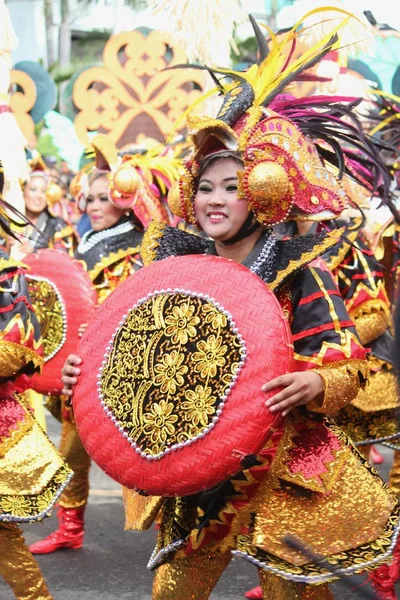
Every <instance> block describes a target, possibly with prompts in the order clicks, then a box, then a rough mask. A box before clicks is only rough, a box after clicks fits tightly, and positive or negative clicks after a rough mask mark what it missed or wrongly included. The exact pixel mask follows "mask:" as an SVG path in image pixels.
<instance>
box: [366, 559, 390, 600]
mask: <svg viewBox="0 0 400 600" xmlns="http://www.w3.org/2000/svg"><path fill="white" fill-rule="evenodd" d="M368 581H370V582H371V584H372V587H373V588H374V591H375V592H376V594H377V596H378V598H379V600H397V596H396V590H395V589H394V581H393V579H392V577H391V574H390V567H389V565H381V566H380V567H378V568H377V569H375V571H372V573H370V574H369V577H368Z"/></svg>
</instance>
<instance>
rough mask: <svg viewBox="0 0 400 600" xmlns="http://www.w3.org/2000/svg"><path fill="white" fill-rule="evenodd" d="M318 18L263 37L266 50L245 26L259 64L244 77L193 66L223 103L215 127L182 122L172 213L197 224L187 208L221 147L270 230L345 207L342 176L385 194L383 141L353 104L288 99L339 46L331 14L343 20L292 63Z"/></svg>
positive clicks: (201, 120)
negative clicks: (185, 143)
mask: <svg viewBox="0 0 400 600" xmlns="http://www.w3.org/2000/svg"><path fill="white" fill-rule="evenodd" d="M323 10H325V8H321V9H316V10H314V11H311V12H310V13H308V15H305V17H303V18H302V19H301V20H300V21H299V23H297V24H296V25H295V26H294V27H293V28H292V29H291V30H290V31H288V32H286V33H284V34H282V35H280V36H279V37H278V36H277V35H275V34H274V33H273V32H272V31H270V30H269V29H268V32H269V35H270V40H269V43H268V42H267V40H266V39H265V38H264V35H263V33H262V32H261V30H260V29H259V27H258V25H257V24H256V22H255V21H254V19H251V21H252V25H253V28H254V31H255V35H256V38H257V42H258V47H259V57H260V60H259V63H258V64H255V65H253V66H252V67H251V68H250V69H249V70H248V71H246V72H244V73H242V72H237V71H234V70H232V69H223V68H221V69H211V68H208V67H197V68H204V69H207V70H208V71H209V73H210V75H211V76H212V78H213V79H214V81H215V83H216V88H215V89H214V91H217V92H219V93H220V94H222V95H223V98H224V99H223V103H222V106H221V108H220V111H219V113H218V115H217V117H216V118H215V119H211V118H208V117H189V118H188V124H189V132H190V134H191V138H192V141H193V146H194V150H193V154H192V157H191V158H190V160H188V161H187V162H186V164H185V167H186V168H185V173H184V175H183V176H182V177H181V178H180V180H179V182H178V183H177V184H175V186H174V187H173V188H172V190H171V192H170V194H169V204H170V206H171V209H172V210H173V212H174V213H175V214H177V215H178V216H180V217H182V218H184V219H185V220H188V221H189V222H192V223H194V222H195V215H194V212H193V206H192V203H193V196H194V189H195V182H196V177H197V174H198V170H199V165H200V161H201V160H202V158H204V157H205V156H207V155H208V154H210V153H213V152H215V151H216V150H218V149H221V147H223V148H225V149H226V148H228V149H230V150H235V151H237V152H239V153H240V154H241V156H242V159H243V163H244V171H243V172H241V173H240V180H239V194H240V195H241V197H243V198H245V199H246V200H247V202H248V204H249V208H250V209H251V210H252V211H253V212H254V214H255V216H256V218H257V219H258V220H259V221H260V222H261V223H263V224H265V225H268V226H272V225H275V224H277V223H279V222H281V221H283V220H286V219H289V218H290V219H292V218H313V219H330V218H333V217H336V216H338V215H339V214H340V213H341V212H342V211H343V210H344V208H346V206H347V205H348V204H349V202H351V198H349V195H348V191H347V190H348V188H347V187H346V186H344V185H343V179H344V178H345V177H352V178H353V179H355V181H356V182H357V183H358V184H360V185H362V186H364V187H367V188H368V189H369V191H370V193H371V194H376V193H377V190H378V189H379V192H380V193H381V194H382V195H383V196H388V195H389V188H390V175H389V173H388V172H387V169H386V167H385V165H384V164H383V162H382V160H381V159H380V156H379V149H380V148H381V147H382V145H383V143H382V142H379V141H377V140H374V139H372V138H370V137H368V136H367V135H365V134H364V132H363V129H362V126H361V123H360V122H359V120H358V118H357V117H356V116H355V115H354V113H353V109H354V107H355V105H356V103H357V102H358V101H359V100H358V99H354V98H338V97H331V96H329V97H324V96H317V97H311V98H300V99H295V98H293V97H292V96H288V95H287V94H286V92H287V89H288V86H290V85H291V84H293V83H294V82H296V81H299V80H307V79H308V78H314V77H315V76H314V75H312V74H310V73H309V69H311V68H312V67H313V66H314V65H315V64H317V63H318V61H320V60H321V58H322V57H323V56H325V55H326V54H327V53H328V52H330V51H332V50H335V49H337V48H338V47H339V45H340V43H339V33H340V30H341V28H342V27H344V26H345V24H346V23H347V21H348V20H349V19H350V18H352V16H351V15H349V13H347V12H346V11H344V10H341V9H334V10H336V11H337V12H339V13H341V14H344V15H346V17H345V18H344V19H343V20H342V22H341V23H340V24H339V25H337V26H336V27H335V28H333V30H332V31H331V32H330V33H329V34H328V35H326V36H325V37H323V38H322V39H321V40H320V41H319V42H317V43H316V44H315V45H314V46H312V47H311V48H309V49H308V50H307V51H306V52H305V53H304V54H303V55H302V56H301V57H300V58H297V59H293V60H292V56H293V54H294V50H295V46H296V42H297V39H298V36H299V35H300V31H301V32H304V28H305V25H304V24H305V23H306V21H307V17H308V16H309V15H315V14H316V13H318V12H322V11H323ZM300 24H302V29H301V30H300ZM183 66H184V65H182V67H183ZM191 66H192V67H193V66H194V65H191ZM175 68H176V67H175ZM221 76H222V77H221ZM227 80H228V81H227ZM284 92H285V94H284ZM196 104H197V103H196ZM191 108H192V107H191ZM188 112H190V109H189V110H188V111H187V113H188Z"/></svg>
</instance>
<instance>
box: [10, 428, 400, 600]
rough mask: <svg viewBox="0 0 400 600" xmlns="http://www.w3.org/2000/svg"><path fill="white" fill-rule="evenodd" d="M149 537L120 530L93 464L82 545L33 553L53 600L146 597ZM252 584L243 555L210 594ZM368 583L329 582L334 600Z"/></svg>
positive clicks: (52, 521) (114, 501)
mask: <svg viewBox="0 0 400 600" xmlns="http://www.w3.org/2000/svg"><path fill="white" fill-rule="evenodd" d="M47 421H48V433H49V435H50V437H51V438H52V439H53V441H54V442H55V443H56V444H57V443H58V440H59V424H58V423H57V422H56V421H55V420H54V419H53V418H52V417H48V420H47ZM379 450H380V451H381V452H382V453H383V455H384V457H385V462H384V465H383V467H380V468H379V470H380V472H381V474H382V476H383V477H384V478H385V479H387V475H388V471H389V468H390V462H391V455H392V454H391V451H390V450H388V449H386V448H383V447H379ZM56 524H57V520H56V511H55V512H54V513H53V515H52V516H51V517H50V518H49V519H46V520H45V521H44V522H43V523H42V524H35V525H28V526H24V527H23V529H24V532H25V537H26V540H27V542H28V543H32V542H34V541H36V540H38V539H41V538H42V537H44V536H46V535H48V534H49V533H51V532H52V531H53V530H54V529H55V528H56ZM155 539H156V532H155V531H154V530H151V531H146V532H133V531H127V532H124V513H123V504H122V495H121V490H120V486H119V485H118V484H117V483H116V482H115V481H113V480H111V479H109V478H108V477H107V476H106V475H104V474H103V472H102V471H101V470H100V469H99V468H98V467H97V466H96V465H93V467H92V469H91V494H90V500H89V504H88V507H87V510H86V534H85V543H84V547H83V548H82V549H81V550H64V551H59V552H55V553H54V554H49V555H45V556H39V557H37V558H38V561H39V563H40V566H41V568H42V570H43V572H44V574H45V577H46V579H47V582H48V585H49V588H50V590H51V592H52V594H53V595H54V599H55V600H116V599H118V600H151V585H152V578H153V575H152V573H151V572H149V571H148V570H147V569H146V564H147V561H148V559H149V557H150V555H151V552H152V550H153V548H154V545H155ZM0 551H1V549H0ZM365 580H366V577H360V578H358V583H359V585H362V584H363V583H364V582H365ZM255 585H257V572H256V569H255V568H254V567H253V566H252V565H250V564H248V563H247V562H245V561H244V560H241V559H234V560H232V562H231V564H230V565H229V567H228V569H227V570H226V571H225V573H224V574H223V576H222V578H221V580H220V581H219V583H218V585H217V587H216V588H215V590H214V592H213V593H212V594H211V597H210V598H211V600H239V599H240V598H243V593H244V591H246V590H247V589H249V588H250V587H253V586H255ZM368 588H369V586H368V585H365V586H363V587H362V588H358V589H353V588H350V589H349V588H348V587H346V586H345V585H344V584H343V583H335V584H333V585H332V591H333V593H334V597H335V600H361V599H362V598H363V597H364V596H363V595H362V594H361V593H360V589H368ZM399 592H400V589H399ZM13 598H14V596H13V595H12V594H11V592H10V590H9V588H8V587H7V586H6V585H5V583H4V582H3V581H2V580H0V600H12V599H13ZM399 598H400V594H399ZM187 600H190V596H188V598H187ZM268 600H274V599H273V598H270V599H268Z"/></svg>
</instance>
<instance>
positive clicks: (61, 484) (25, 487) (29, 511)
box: [0, 165, 71, 600]
mask: <svg viewBox="0 0 400 600" xmlns="http://www.w3.org/2000/svg"><path fill="white" fill-rule="evenodd" d="M3 181H4V180H3V173H2V168H1V165H0V228H1V232H2V234H5V235H7V236H13V235H15V234H14V233H13V231H12V230H11V229H10V217H9V215H8V214H7V212H5V211H6V210H8V211H9V210H10V207H9V206H7V207H5V205H4V203H3V200H2V199H1V190H2V188H3ZM21 219H22V216H21ZM21 219H20V217H18V221H19V222H20V223H22V225H26V224H27V222H26V220H23V221H22V220H21ZM23 273H24V265H23V264H21V263H19V262H17V261H16V260H14V259H11V258H9V257H8V256H7V255H6V254H5V253H4V252H3V251H0V459H1V460H0V547H1V553H0V575H1V576H2V577H4V579H5V580H6V581H7V583H8V584H9V586H10V588H11V589H12V591H13V593H14V594H15V596H16V598H18V599H19V600H51V595H50V592H49V590H48V589H47V586H46V583H45V581H44V579H43V576H42V573H41V571H40V568H39V565H38V564H37V563H36V561H35V560H34V558H33V556H32V555H31V553H30V552H29V550H28V548H27V546H26V545H25V542H24V538H23V535H22V532H21V530H20V528H19V523H30V522H34V521H40V520H42V519H43V518H44V517H46V516H48V515H49V513H50V511H51V509H52V508H53V506H54V504H55V503H56V501H57V499H58V497H59V496H60V494H61V493H62V491H63V489H64V488H65V486H66V485H67V484H68V482H69V480H70V478H71V471H70V470H69V468H68V467H67V466H66V465H65V463H64V462H63V460H62V458H61V456H60V455H59V454H58V452H57V451H56V449H55V448H54V446H53V444H52V443H51V442H50V440H49V439H48V438H47V436H46V435H45V434H44V433H43V431H42V429H41V428H40V427H39V425H38V424H37V423H36V421H35V419H34V417H33V416H32V414H31V412H30V410H29V409H28V408H27V406H26V405H25V404H24V402H23V401H22V400H21V397H20V396H19V395H18V392H22V391H24V390H25V389H26V388H27V387H29V376H30V375H33V374H34V373H35V372H39V371H40V369H41V366H42V358H41V339H40V329H39V324H38V322H37V320H36V318H35V315H34V314H33V311H32V307H31V305H30V301H29V294H28V288H27V283H26V281H25V278H24V275H23Z"/></svg>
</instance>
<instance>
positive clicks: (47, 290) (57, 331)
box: [28, 277, 66, 361]
mask: <svg viewBox="0 0 400 600" xmlns="http://www.w3.org/2000/svg"><path fill="white" fill-rule="evenodd" d="M28 285H29V295H30V297H31V302H32V305H33V307H34V309H35V315H36V317H37V319H38V321H39V325H40V330H41V334H42V340H43V350H44V359H45V361H47V360H49V359H50V358H52V357H53V356H54V355H55V354H56V353H57V352H58V351H59V350H60V348H61V347H62V346H63V344H64V342H65V334H66V331H65V330H66V320H65V310H64V306H63V303H62V300H61V298H60V296H59V294H58V293H57V290H56V289H55V288H54V287H53V286H52V285H51V283H50V281H47V280H45V279H36V278H32V277H28Z"/></svg>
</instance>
